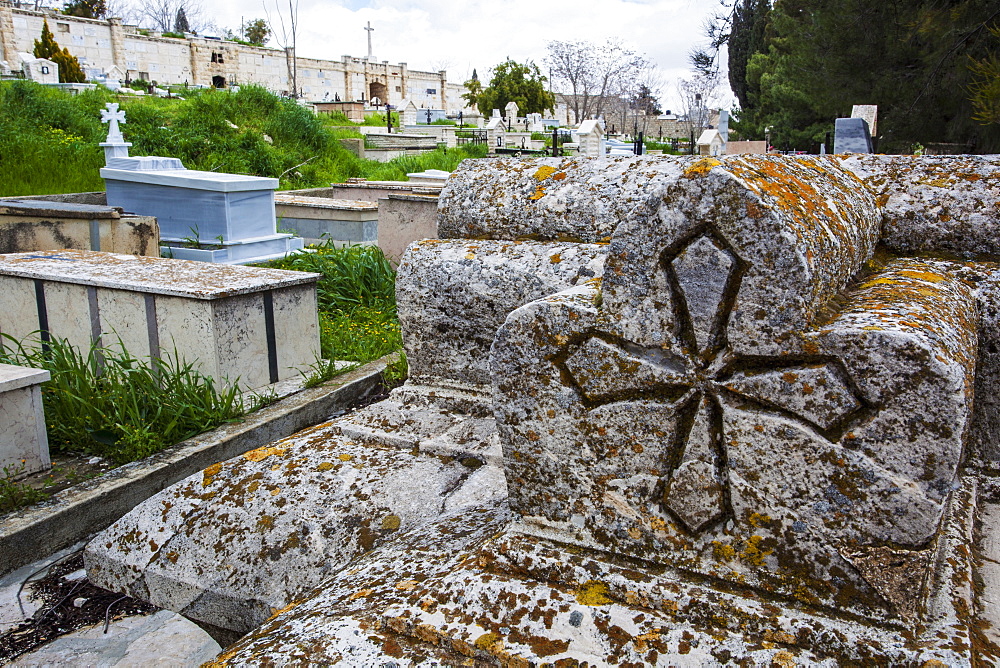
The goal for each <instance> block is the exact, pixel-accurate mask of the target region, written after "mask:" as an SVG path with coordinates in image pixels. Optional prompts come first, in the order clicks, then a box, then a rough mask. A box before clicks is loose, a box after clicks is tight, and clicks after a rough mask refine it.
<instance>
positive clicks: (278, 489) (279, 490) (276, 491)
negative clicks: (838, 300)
mask: <svg viewBox="0 0 1000 668" xmlns="http://www.w3.org/2000/svg"><path fill="white" fill-rule="evenodd" d="M280 493H281V488H280V487H275V488H274V489H272V490H271V496H278V494H280Z"/></svg>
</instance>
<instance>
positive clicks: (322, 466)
mask: <svg viewBox="0 0 1000 668" xmlns="http://www.w3.org/2000/svg"><path fill="white" fill-rule="evenodd" d="M332 468H333V462H322V463H321V464H320V465H319V466H317V467H316V470H317V471H329V470H330V469H332Z"/></svg>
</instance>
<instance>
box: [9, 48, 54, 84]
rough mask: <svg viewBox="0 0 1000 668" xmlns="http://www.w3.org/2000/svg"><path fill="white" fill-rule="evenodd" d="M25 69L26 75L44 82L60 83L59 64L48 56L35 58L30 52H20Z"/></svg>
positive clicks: (27, 77)
mask: <svg viewBox="0 0 1000 668" xmlns="http://www.w3.org/2000/svg"><path fill="white" fill-rule="evenodd" d="M18 55H20V56H21V63H22V67H23V69H24V77H25V78H26V79H29V80H31V81H35V82H37V83H43V84H55V83H59V66H58V65H57V64H56V63H54V62H52V61H51V60H49V59H47V58H35V57H34V56H33V55H31V54H30V53H21V54H18Z"/></svg>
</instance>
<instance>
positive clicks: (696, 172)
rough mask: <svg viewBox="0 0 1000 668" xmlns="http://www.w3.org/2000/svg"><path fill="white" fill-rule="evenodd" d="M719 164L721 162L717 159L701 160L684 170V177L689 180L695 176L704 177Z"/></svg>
mask: <svg viewBox="0 0 1000 668" xmlns="http://www.w3.org/2000/svg"><path fill="white" fill-rule="evenodd" d="M721 164H722V161H721V160H719V159H717V158H703V159H701V160H698V161H697V162H695V163H694V164H691V165H689V166H688V167H687V168H686V169H685V170H684V176H685V177H686V178H689V179H692V178H694V177H696V176H704V175H705V174H708V173H709V172H710V171H712V170H713V169H714V168H716V167H718V166H719V165H721Z"/></svg>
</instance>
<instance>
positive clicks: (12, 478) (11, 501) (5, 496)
mask: <svg viewBox="0 0 1000 668" xmlns="http://www.w3.org/2000/svg"><path fill="white" fill-rule="evenodd" d="M23 472H24V462H22V463H21V464H20V465H19V466H5V467H3V476H2V477H0V513H6V512H8V511H10V510H15V509H17V508H23V507H24V506H30V505H31V504H33V503H38V502H39V501H44V500H45V499H47V498H49V495H48V494H47V493H45V492H43V491H42V490H40V489H35V488H34V487H32V486H31V485H27V484H25V483H22V482H18V481H17V480H16V478H17V477H18V476H20V475H21V473H23Z"/></svg>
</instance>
